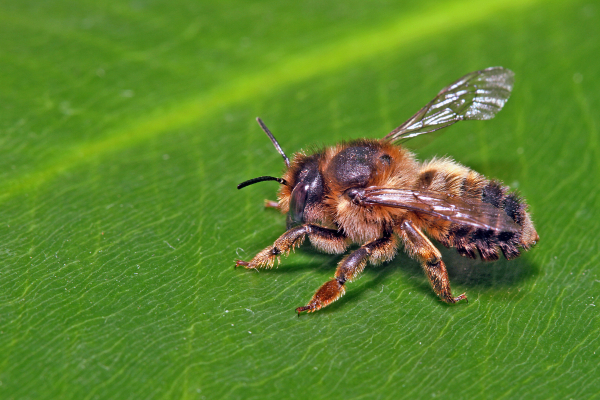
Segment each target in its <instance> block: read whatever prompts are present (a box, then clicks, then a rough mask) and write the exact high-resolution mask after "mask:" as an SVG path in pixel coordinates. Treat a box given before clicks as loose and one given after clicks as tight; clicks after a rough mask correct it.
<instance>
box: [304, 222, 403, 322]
mask: <svg viewBox="0 0 600 400" xmlns="http://www.w3.org/2000/svg"><path fill="white" fill-rule="evenodd" d="M397 246H398V239H397V238H396V236H395V235H393V234H391V233H388V234H386V235H385V236H384V237H382V238H380V239H377V240H374V241H372V242H369V243H367V244H365V245H363V246H361V247H359V248H358V249H356V250H355V251H353V252H352V253H350V254H348V255H347V256H346V257H344V258H343V259H342V261H340V263H339V264H338V267H337V270H336V271H335V279H332V280H330V281H328V282H325V284H323V285H322V286H321V287H320V288H319V290H317V292H316V293H315V294H314V296H313V297H312V299H311V300H310V302H309V303H308V305H306V306H304V307H298V308H296V312H297V313H298V315H300V313H301V312H302V311H307V312H314V311H317V310H320V309H321V308H323V307H326V306H328V305H329V304H331V303H333V302H334V301H336V300H337V299H339V298H340V297H342V296H343V295H344V293H345V291H346V288H345V284H346V282H351V281H353V280H354V279H356V278H357V277H358V276H359V275H360V273H361V272H362V271H363V270H364V269H365V266H366V265H367V261H370V262H371V263H374V264H378V263H380V262H384V261H389V260H391V259H392V258H394V255H395V254H396V248H397Z"/></svg>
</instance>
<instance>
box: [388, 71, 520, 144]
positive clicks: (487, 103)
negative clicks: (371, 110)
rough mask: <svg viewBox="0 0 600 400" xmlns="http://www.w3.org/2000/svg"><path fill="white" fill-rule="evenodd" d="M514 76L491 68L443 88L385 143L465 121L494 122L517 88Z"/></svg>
mask: <svg viewBox="0 0 600 400" xmlns="http://www.w3.org/2000/svg"><path fill="white" fill-rule="evenodd" d="M514 75H515V74H514V73H513V72H512V71H511V70H509V69H506V68H502V67H491V68H487V69H483V70H481V71H475V72H471V73H470V74H467V75H465V76H463V77H462V78H460V79H459V80H457V81H456V82H454V83H453V84H451V85H450V86H447V87H445V88H444V89H442V91H441V92H439V93H438V95H437V96H435V98H434V99H433V100H431V101H430V102H429V103H428V104H427V105H426V106H425V107H423V108H421V109H420V110H419V111H418V112H417V113H416V114H415V115H413V116H412V117H411V118H409V120H408V121H406V122H405V123H403V124H402V125H400V126H399V127H397V128H396V129H394V130H393V131H391V132H390V133H388V134H387V135H386V136H385V138H383V140H386V141H389V142H395V141H397V140H401V139H408V138H412V137H415V136H418V135H422V134H424V133H429V132H433V131H437V130H438V129H442V128H445V127H447V126H450V125H452V124H453V123H455V122H458V121H462V120H464V119H492V118H494V115H496V113H497V112H498V111H500V110H501V109H502V107H503V106H504V104H505V103H506V101H507V100H508V98H509V97H510V92H511V91H512V88H513V82H514Z"/></svg>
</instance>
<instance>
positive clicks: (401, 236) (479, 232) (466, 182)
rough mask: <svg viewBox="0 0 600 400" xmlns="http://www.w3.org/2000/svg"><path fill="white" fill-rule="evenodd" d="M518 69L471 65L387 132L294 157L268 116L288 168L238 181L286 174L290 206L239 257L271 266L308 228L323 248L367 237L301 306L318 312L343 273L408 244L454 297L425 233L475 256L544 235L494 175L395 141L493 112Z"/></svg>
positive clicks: (283, 193)
mask: <svg viewBox="0 0 600 400" xmlns="http://www.w3.org/2000/svg"><path fill="white" fill-rule="evenodd" d="M513 76H514V74H513V72H512V71H510V70H508V69H505V68H502V67H493V68H488V69H484V70H481V71H475V72H472V73H470V74H467V75H465V76H464V77H462V78H460V79H459V80H458V81H456V82H454V83H452V84H451V85H449V86H448V87H446V88H444V89H443V90H442V91H441V92H439V93H438V95H437V96H436V97H435V98H434V99H433V100H432V101H431V102H429V103H428V104H427V105H426V106H425V107H423V108H422V109H420V110H419V111H418V112H417V113H416V114H415V115H413V116H412V117H411V118H410V119H409V120H408V121H406V122H405V123H404V124H402V125H400V126H399V127H398V128H396V129H394V130H393V131H392V132H390V133H389V134H388V135H387V136H385V137H384V138H383V139H381V140H374V139H359V140H354V141H351V142H348V143H342V144H338V145H336V146H333V147H328V148H325V149H323V150H320V151H317V152H314V153H312V154H307V153H304V152H300V153H296V154H295V155H294V157H293V160H292V161H291V162H290V160H289V159H288V157H287V156H286V155H285V153H284V152H283V150H282V149H281V147H280V146H279V143H278V142H277V140H276V139H275V138H274V137H273V135H272V134H271V132H270V131H269V129H268V128H267V127H266V126H265V125H264V123H263V122H262V121H261V120H260V118H257V121H258V123H259V124H260V126H261V128H262V129H263V130H264V131H265V133H266V134H267V135H268V136H269V138H270V139H271V141H272V142H273V145H274V146H275V148H276V149H277V151H278V152H279V153H280V154H281V155H282V156H283V159H284V161H285V165H286V167H287V169H286V171H285V173H284V175H283V177H282V178H276V177H272V176H261V177H258V178H254V179H250V180H248V181H245V182H243V183H241V184H239V185H238V189H241V188H243V187H245V186H248V185H251V184H254V183H257V182H262V181H268V180H274V181H277V182H279V183H280V184H281V187H280V190H279V193H278V198H279V201H278V202H268V203H267V205H268V206H272V207H277V208H279V209H280V210H281V211H282V212H283V213H287V229H288V230H287V231H286V232H285V233H284V234H283V235H281V236H280V237H279V239H277V240H276V241H275V243H273V245H272V246H269V247H267V248H266V249H264V250H263V251H261V252H259V253H258V254H257V255H256V256H255V257H254V258H253V259H252V260H250V261H249V262H246V261H241V260H238V261H237V262H236V266H244V267H246V268H253V269H256V268H265V267H266V268H271V267H272V266H273V264H274V261H275V259H276V258H277V257H278V256H279V255H280V254H283V253H285V254H288V253H289V252H290V250H292V249H293V248H295V247H296V246H298V245H300V244H301V243H302V242H303V241H304V239H305V238H306V237H307V236H308V238H309V240H310V242H311V244H312V245H313V246H314V247H316V248H317V249H319V250H321V251H324V252H326V253H332V254H342V253H345V252H346V250H347V249H348V246H349V245H350V244H353V243H354V244H358V245H359V246H360V247H359V248H358V249H356V250H354V251H352V252H351V253H350V254H348V255H347V256H345V257H344V258H343V259H342V260H341V261H340V262H339V264H338V266H337V270H336V272H335V277H334V279H332V280H330V281H328V282H326V283H325V284H323V285H322V286H321V287H320V288H319V289H318V290H317V292H316V293H315V294H314V296H313V297H312V299H311V300H310V302H309V303H308V304H307V305H306V306H304V307H298V308H296V311H297V312H298V314H300V313H301V312H302V311H307V312H313V311H316V310H319V309H321V308H322V307H325V306H327V305H329V304H330V303H332V302H333V301H335V300H337V299H339V298H340V297H341V296H342V295H343V294H344V292H345V290H346V282H351V281H352V280H354V279H356V278H357V277H358V276H359V275H360V274H361V272H362V271H363V269H364V268H365V266H366V264H367V262H370V263H372V264H378V263H381V262H385V261H390V260H391V259H393V258H394V256H395V255H396V252H397V249H398V247H399V246H400V244H402V245H403V246H404V249H405V251H406V252H407V253H408V254H409V255H410V256H411V257H413V258H416V259H417V260H419V261H420V262H421V264H422V266H423V269H424V270H425V273H426V274H427V277H428V278H429V281H430V282H431V286H432V287H433V290H434V291H435V293H436V294H437V295H438V296H439V297H440V298H441V299H442V300H443V301H445V302H447V303H456V302H457V301H460V300H466V299H467V296H466V295H465V293H463V294H461V295H459V296H456V297H455V296H453V295H452V292H451V290H450V282H449V280H448V273H447V271H446V266H445V265H444V262H443V261H442V259H441V254H440V252H439V250H438V249H437V248H436V247H435V246H434V245H433V244H432V243H431V241H430V240H429V238H428V237H427V236H426V235H425V233H427V235H428V236H429V237H431V238H434V239H435V240H437V241H439V242H440V243H441V244H443V245H444V246H446V247H454V248H456V249H457V250H458V252H459V253H460V254H461V255H463V256H466V257H469V258H476V256H477V254H479V256H480V257H481V259H482V260H486V261H491V260H497V259H498V258H499V256H500V253H502V254H504V257H506V258H507V259H512V258H515V257H517V256H519V255H520V251H521V249H524V250H528V249H529V248H530V247H532V246H533V245H535V244H536V242H537V241H538V240H539V237H538V234H537V232H536V231H535V228H534V227H533V223H532V222H531V219H530V216H529V214H528V213H527V211H526V210H527V204H526V203H525V201H524V200H523V199H522V198H521V197H520V196H519V195H517V194H516V193H514V192H509V191H508V189H509V188H508V187H507V186H504V185H503V184H502V183H501V182H499V181H496V180H489V179H487V178H486V177H484V176H483V175H481V174H479V173H477V172H475V171H473V170H471V169H469V168H467V167H465V166H463V165H460V164H458V163H456V162H455V161H452V160H451V159H448V158H434V159H432V160H430V161H427V162H423V163H421V162H418V161H417V160H416V159H415V157H414V155H413V154H412V153H411V152H409V151H408V150H406V149H405V148H403V147H401V146H399V145H398V144H394V143H397V142H398V141H400V140H402V139H407V138H411V137H415V136H418V135H422V134H424V133H429V132H433V131H436V130H438V129H442V128H445V127H447V126H449V125H452V124H454V123H455V122H458V121H461V120H469V119H475V120H486V119H491V118H493V117H494V116H495V114H496V113H497V112H498V111H500V110H501V109H502V107H503V106H504V104H505V103H506V101H507V100H508V98H509V96H510V93H511V90H512V87H513Z"/></svg>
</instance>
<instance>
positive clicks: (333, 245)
mask: <svg viewBox="0 0 600 400" xmlns="http://www.w3.org/2000/svg"><path fill="white" fill-rule="evenodd" d="M307 235H308V239H309V240H310V242H311V244H312V245H313V246H315V247H316V248H317V249H319V250H321V251H324V252H325V253H330V254H340V253H343V252H345V251H346V248H347V247H348V239H347V237H346V235H345V234H344V233H343V232H341V231H336V230H335V229H328V228H323V227H321V226H318V225H312V224H304V225H300V226H297V227H295V228H291V229H289V230H288V231H287V232H285V233H284V234H283V235H281V236H280V237H279V239H277V240H276V241H275V243H273V246H269V247H267V248H266V249H264V250H263V251H261V252H260V253H258V254H257V255H256V256H254V258H253V259H252V260H250V261H242V260H237V261H236V262H235V266H236V267H246V268H252V269H257V268H263V267H267V268H272V267H273V264H274V262H275V259H276V258H277V256H279V255H280V254H286V255H287V254H289V252H290V251H291V250H293V249H294V248H296V247H298V246H300V245H301V244H302V242H304V239H305V238H306V236H307Z"/></svg>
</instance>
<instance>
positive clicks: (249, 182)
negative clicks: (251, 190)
mask: <svg viewBox="0 0 600 400" xmlns="http://www.w3.org/2000/svg"><path fill="white" fill-rule="evenodd" d="M264 181H277V182H279V183H281V184H282V185H286V186H289V185H288V183H287V181H286V180H285V179H283V178H275V177H274V176H259V177H258V178H252V179H248V180H247V181H244V182H242V183H240V184H239V185H237V188H238V189H241V188H245V187H246V186H250V185H253V184H255V183H258V182H264Z"/></svg>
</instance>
